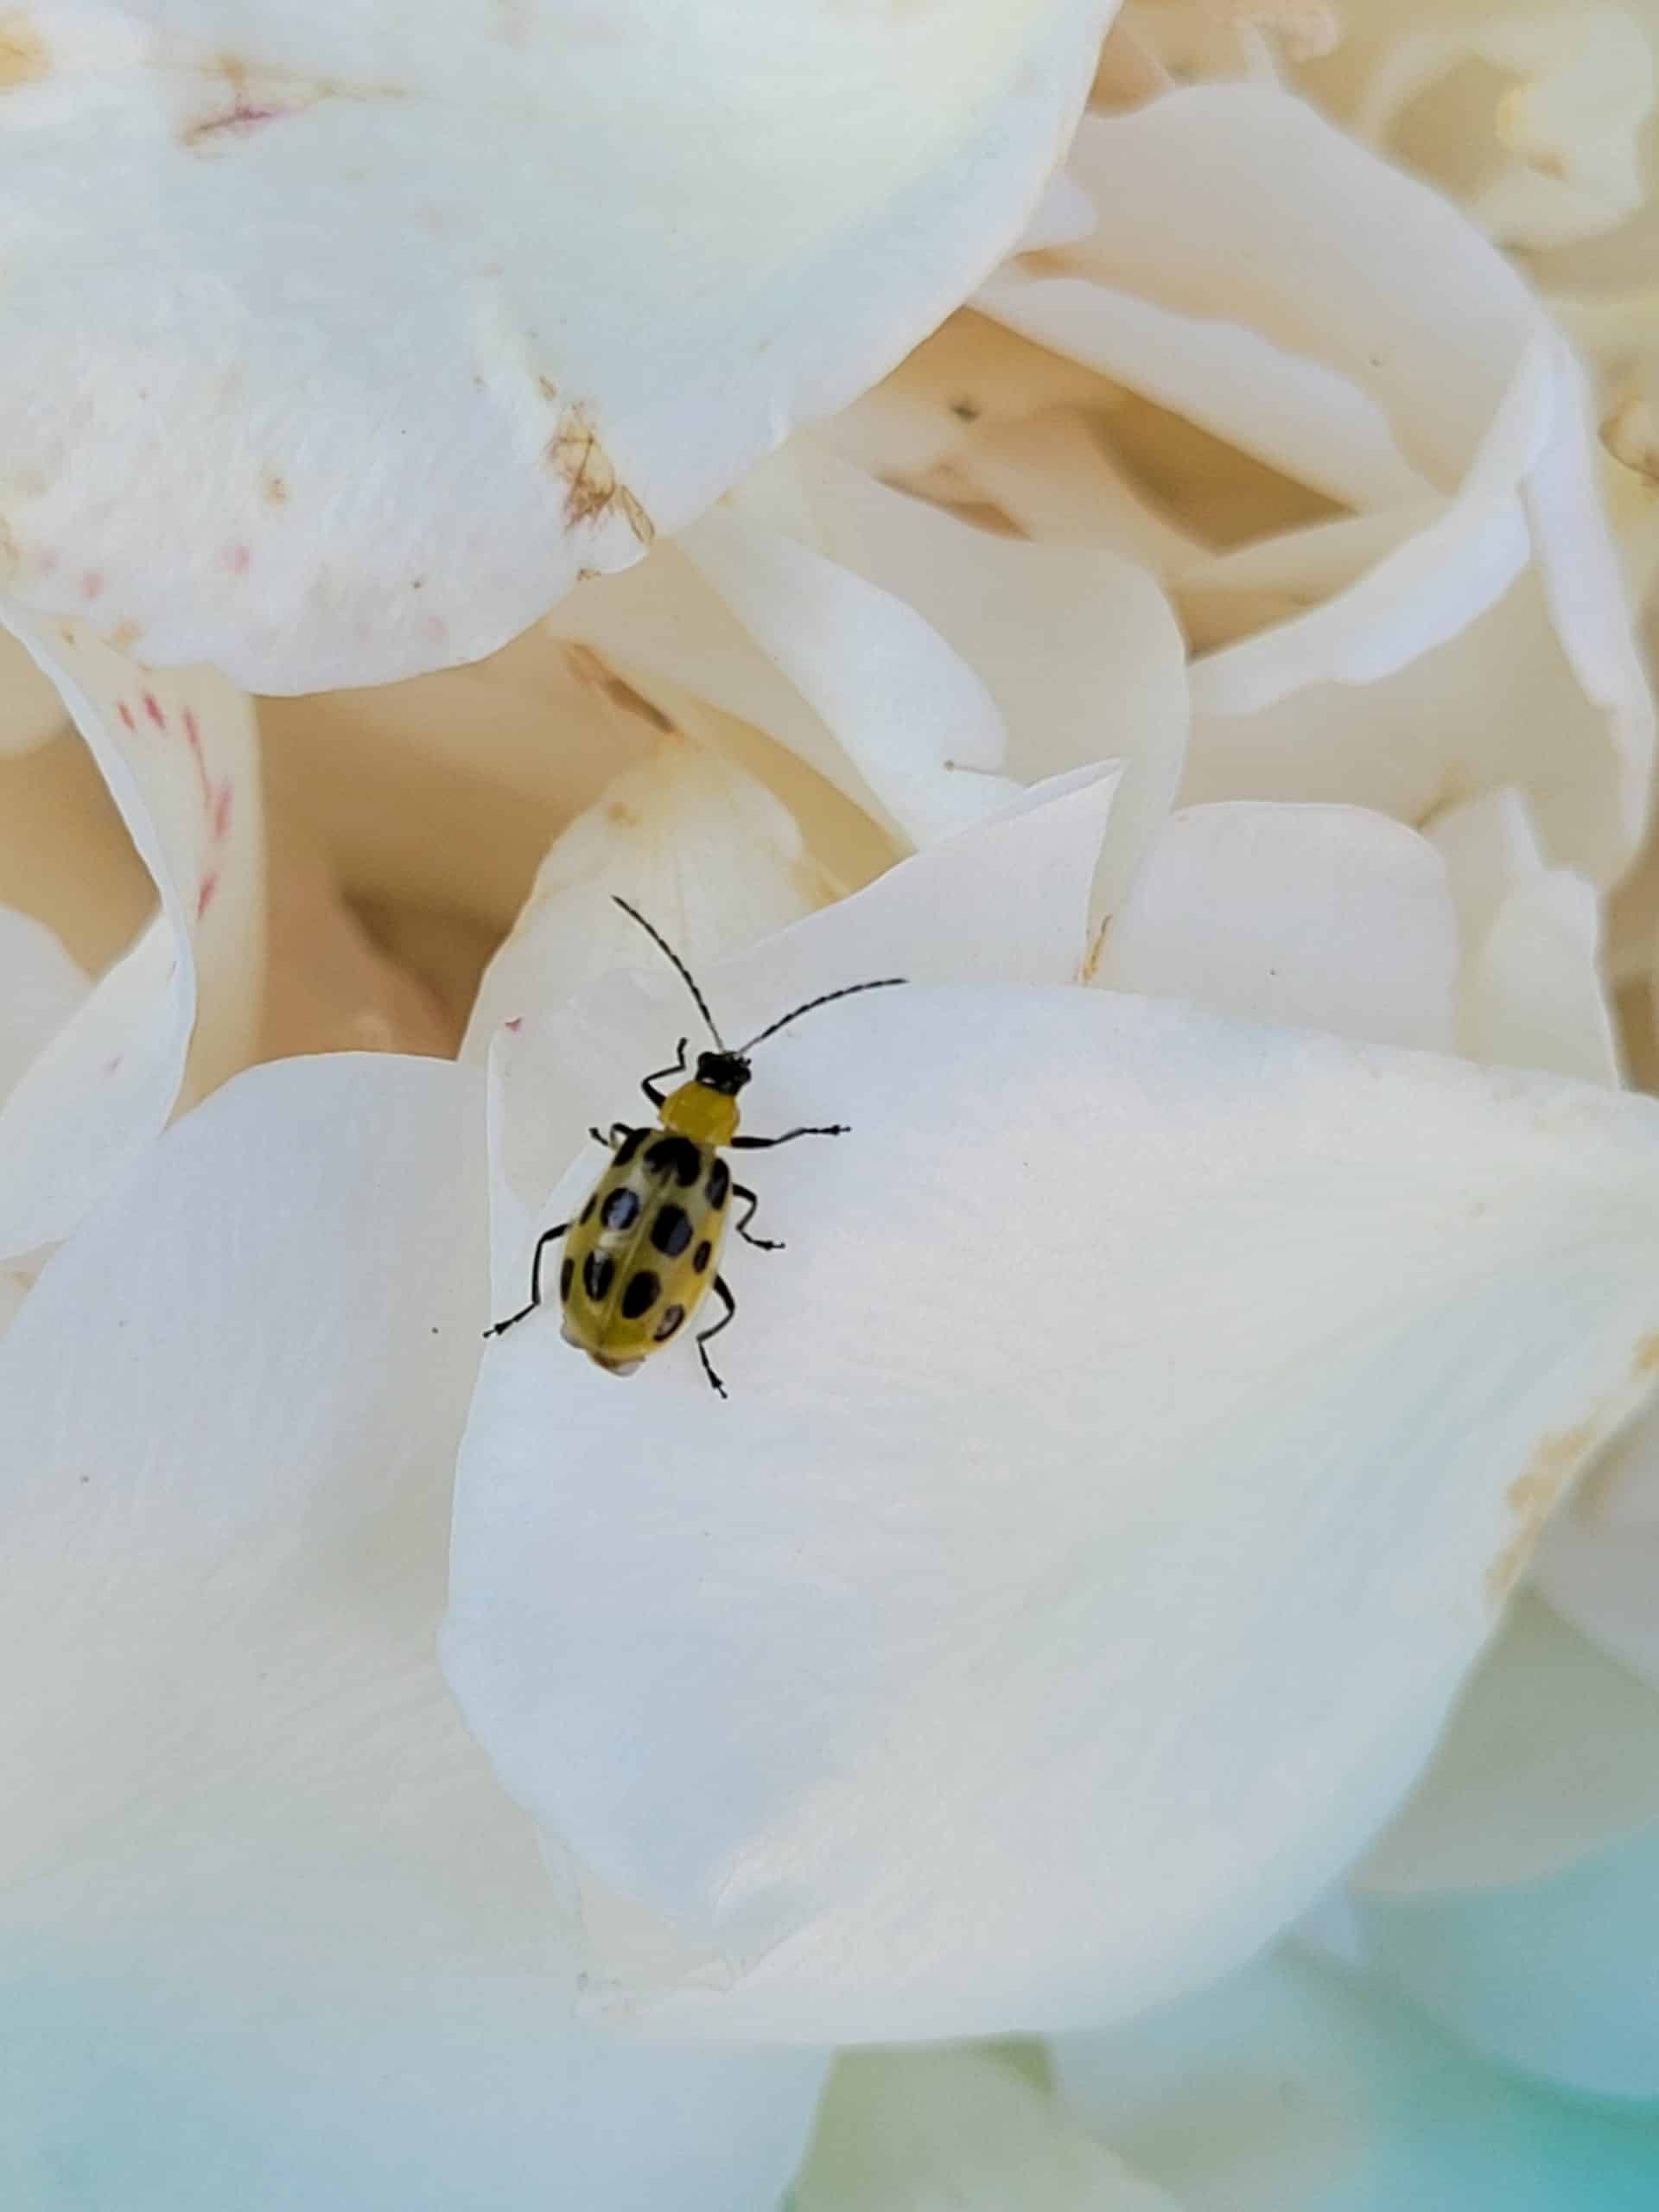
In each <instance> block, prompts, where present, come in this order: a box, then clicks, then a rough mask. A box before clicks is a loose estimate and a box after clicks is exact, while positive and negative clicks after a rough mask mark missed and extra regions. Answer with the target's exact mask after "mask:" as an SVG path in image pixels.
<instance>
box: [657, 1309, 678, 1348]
mask: <svg viewBox="0 0 1659 2212" xmlns="http://www.w3.org/2000/svg"><path fill="white" fill-rule="evenodd" d="M684 1319H685V1308H684V1306H670V1307H669V1309H668V1311H667V1313H664V1316H663V1318H662V1319H661V1320H660V1321H659V1322H658V1324H657V1326H656V1327H655V1328H654V1329H653V1330H652V1336H653V1337H654V1338H656V1340H657V1342H658V1344H666V1343H667V1342H668V1340H669V1338H671V1336H672V1335H673V1333H674V1332H675V1330H676V1329H677V1328H678V1327H679V1325H680V1324H681V1322H682V1321H683V1320H684Z"/></svg>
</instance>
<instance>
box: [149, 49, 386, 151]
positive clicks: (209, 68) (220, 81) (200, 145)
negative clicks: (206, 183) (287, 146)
mask: <svg viewBox="0 0 1659 2212" xmlns="http://www.w3.org/2000/svg"><path fill="white" fill-rule="evenodd" d="M201 75H202V76H203V77H204V78H205V79H207V86H208V94H209V99H210V102H211V105H210V106H209V109H208V112H207V114H206V115H203V116H198V117H197V118H196V119H195V120H194V122H192V123H188V124H186V125H185V127H184V128H183V129H182V130H181V131H180V133H179V143H180V144H181V146H183V147H185V148H187V149H188V151H189V152H191V153H193V154H208V153H213V152H218V151H221V150H224V149H226V147H227V146H228V145H232V144H234V143H236V142H237V141H238V140H240V139H245V138H249V137H253V136H254V135H256V133H257V132H258V131H260V130H263V129H264V126H265V125H266V124H270V123H280V122H282V121H283V120H285V119H286V118H288V117H290V116H296V115H303V114H304V113H305V111H307V109H308V108H313V107H315V106H316V105H318V103H319V102H320V101H322V100H396V99H404V98H405V97H406V95H405V94H404V92H403V91H402V90H401V89H400V88H399V87H398V86H395V85H353V84H348V83H346V81H345V80H344V79H341V78H338V77H300V76H296V75H293V74H291V73H289V72H288V71H285V70H280V69H256V68H254V67H251V65H250V64H249V63H247V62H245V61H244V60H242V59H241V57H240V56H239V55H238V54H215V55H214V57H213V60H211V61H209V62H208V63H207V65H206V67H204V68H203V69H202V71H201Z"/></svg>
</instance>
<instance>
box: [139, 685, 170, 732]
mask: <svg viewBox="0 0 1659 2212" xmlns="http://www.w3.org/2000/svg"><path fill="white" fill-rule="evenodd" d="M144 712H145V713H146V714H147V715H149V719H150V720H151V721H153V722H154V723H155V725H156V728H157V729H165V728H167V716H166V715H164V714H163V713H162V702H161V701H160V700H159V699H158V698H157V697H156V694H155V693H154V692H153V691H146V692H145V694H144Z"/></svg>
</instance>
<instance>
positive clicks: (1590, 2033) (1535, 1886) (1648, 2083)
mask: <svg viewBox="0 0 1659 2212" xmlns="http://www.w3.org/2000/svg"><path fill="white" fill-rule="evenodd" d="M1649 1703H1650V1704H1652V1705H1655V1706H1659V1700H1656V1699H1655V1698H1653V1697H1652V1695H1651V1694H1650V1693H1649ZM1630 1748H1631V1750H1632V1751H1633V1752H1634V1751H1636V1750H1637V1745H1634V1744H1633V1745H1631V1746H1630ZM1646 1748H1647V1751H1648V1756H1649V1758H1651V1756H1652V1744H1651V1735H1650V1734H1649V1742H1648V1745H1647V1746H1646ZM1354 1925H1355V1929H1356V1936H1357V1956H1358V1958H1359V1959H1360V1960H1361V1961H1363V1963H1364V1964H1366V1965H1367V1966H1369V1967H1371V1968H1372V1969H1373V1971H1375V1972H1376V1974H1378V1975H1379V1976H1380V1977H1381V1978H1383V1979H1384V1980H1387V1981H1389V1983H1391V1984H1393V1985H1394V1986H1395V1987H1398V1988H1400V1989H1402V1990H1404V1991H1405V1992H1406V1993H1408V1995H1409V1996H1411V1997H1413V1998H1414V1999H1416V2000H1417V2001H1418V2003H1420V2004H1421V2005H1424V2006H1426V2007H1427V2010H1428V2011H1429V2012H1432V2013H1433V2015H1434V2017H1435V2018H1437V2019H1438V2020H1440V2022H1441V2023H1442V2024H1444V2025H1445V2026H1446V2027H1448V2028H1450V2029H1451V2030H1452V2031H1453V2033H1455V2034H1457V2035H1458V2036H1459V2037H1462V2038H1464V2039H1465V2041H1467V2042H1469V2043H1471V2044H1474V2045H1475V2046H1476V2047H1477V2048H1478V2049H1479V2050H1482V2051H1484V2052H1485V2053H1486V2054H1488V2055H1489V2056H1491V2057H1493V2058H1496V2059H1497V2060H1498V2061H1499V2062H1500V2063H1502V2064H1504V2065H1507V2066H1514V2067H1519V2068H1521V2069H1522V2070H1524V2071H1526V2072H1528V2073H1532V2074H1537V2075H1542V2076H1543V2077H1544V2078H1545V2079H1546V2080H1548V2081H1552V2082H1559V2083H1560V2085H1561V2086H1562V2087H1563V2088H1568V2089H1573V2090H1577V2091H1580V2092H1581V2093H1583V2094H1588V2095H1592V2096H1601V2097H1630V2098H1642V2099H1646V2100H1659V2007H1656V2006H1655V2005H1654V2001H1653V1961H1654V1955H1655V1952H1656V1949H1659V1822H1653V1823H1650V1824H1649V1826H1648V1827H1646V1828H1645V1829H1637V1830H1636V1831H1634V1832H1631V1833H1628V1834H1625V1835H1624V1836H1623V1837H1621V1838H1620V1839H1619V1840H1618V1841H1617V1842H1614V1843H1610V1844H1607V1845H1605V1847H1603V1848H1602V1849H1601V1850H1599V1851H1597V1852H1594V1853H1591V1854H1590V1855H1588V1856H1586V1857H1581V1858H1578V1859H1574V1860H1573V1863H1571V1864H1570V1865H1568V1866H1565V1867H1563V1868H1562V1869H1560V1871H1559V1872H1555V1873H1554V1874H1552V1875H1549V1876H1548V1877H1547V1878H1543V1879H1541V1880H1536V1881H1531V1882H1521V1883H1515V1884H1510V1885H1504V1886H1503V1887H1499V1888H1490V1889H1483V1890H1481V1891H1478V1893H1472V1894H1471V1893H1464V1894H1461V1895H1458V1896H1451V1897H1423V1898H1414V1899H1412V1900H1410V1901H1408V1902H1398V1903H1396V1902H1395V1901H1393V1900H1374V1899H1370V1898H1363V1899H1361V1900H1360V1901H1359V1903H1358V1904H1357V1908H1356V1910H1355V1914H1354ZM1656 2127H1659V2122H1656ZM1653 2158H1654V2161H1655V2167H1656V2170H1659V2136H1656V2142H1655V2145H1654V2151H1653Z"/></svg>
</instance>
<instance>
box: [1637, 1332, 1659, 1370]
mask: <svg viewBox="0 0 1659 2212" xmlns="http://www.w3.org/2000/svg"><path fill="white" fill-rule="evenodd" d="M1630 1372H1631V1374H1632V1375H1633V1376H1636V1377H1637V1379H1638V1380H1639V1379H1640V1378H1641V1377H1642V1376H1644V1375H1659V1329H1656V1330H1654V1331H1653V1332H1651V1333H1650V1334H1649V1335H1648V1336H1645V1337H1642V1338H1638V1339H1637V1347H1636V1351H1635V1353H1634V1355H1633V1357H1632V1358H1631V1361H1630Z"/></svg>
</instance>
